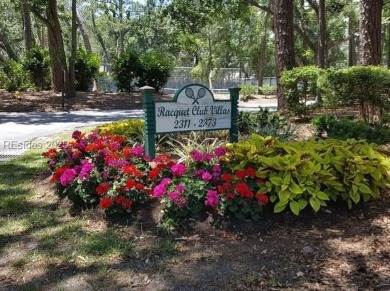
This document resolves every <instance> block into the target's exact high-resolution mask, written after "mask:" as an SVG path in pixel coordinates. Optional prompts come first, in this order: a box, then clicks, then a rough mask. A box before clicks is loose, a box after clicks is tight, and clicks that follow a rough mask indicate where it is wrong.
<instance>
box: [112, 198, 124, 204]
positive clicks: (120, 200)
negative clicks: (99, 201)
mask: <svg viewBox="0 0 390 291" xmlns="http://www.w3.org/2000/svg"><path fill="white" fill-rule="evenodd" d="M123 199H125V197H123V196H116V197H115V198H114V199H113V200H114V202H115V203H116V204H122V202H123Z"/></svg>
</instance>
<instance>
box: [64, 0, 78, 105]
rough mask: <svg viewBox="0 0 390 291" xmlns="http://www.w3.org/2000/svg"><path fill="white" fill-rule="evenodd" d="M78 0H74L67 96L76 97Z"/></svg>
mask: <svg viewBox="0 0 390 291" xmlns="http://www.w3.org/2000/svg"><path fill="white" fill-rule="evenodd" d="M76 2H77V0H72V49H71V56H70V60H69V84H68V88H67V94H66V96H67V97H75V96H76V90H75V74H74V73H75V72H74V69H75V63H76V57H77V16H76V15H77V12H76V4H77V3H76Z"/></svg>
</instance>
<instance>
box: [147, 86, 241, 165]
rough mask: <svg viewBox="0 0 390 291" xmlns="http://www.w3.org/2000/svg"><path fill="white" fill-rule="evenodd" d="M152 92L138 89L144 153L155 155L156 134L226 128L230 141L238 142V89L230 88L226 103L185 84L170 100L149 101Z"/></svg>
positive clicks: (208, 91)
mask: <svg viewBox="0 0 390 291" xmlns="http://www.w3.org/2000/svg"><path fill="white" fill-rule="evenodd" d="M153 91H154V89H153V88H151V87H147V86H146V87H142V88H141V92H142V94H143V104H144V112H145V133H146V140H145V151H146V153H147V154H148V155H149V156H151V157H152V158H153V157H154V156H155V144H154V136H155V135H156V134H163V133H174V132H188V131H199V130H220V129H229V131H230V141H232V142H235V141H237V139H238V130H237V113H238V96H239V91H240V88H231V89H229V91H230V100H215V99H214V95H213V93H212V92H211V91H210V90H209V89H208V88H207V87H206V86H203V85H200V84H189V85H186V86H184V87H183V88H181V89H180V90H178V91H177V93H176V94H175V96H174V98H173V100H172V101H157V102H155V101H154V99H153Z"/></svg>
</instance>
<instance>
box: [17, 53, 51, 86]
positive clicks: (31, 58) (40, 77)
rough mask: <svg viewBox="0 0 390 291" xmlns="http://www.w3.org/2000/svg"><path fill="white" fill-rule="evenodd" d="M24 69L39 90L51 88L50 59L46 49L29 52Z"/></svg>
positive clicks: (24, 61) (24, 62) (25, 58)
mask: <svg viewBox="0 0 390 291" xmlns="http://www.w3.org/2000/svg"><path fill="white" fill-rule="evenodd" d="M23 67H24V68H25V69H26V70H27V71H28V72H29V74H30V78H31V80H32V82H33V83H34V85H35V86H36V87H37V88H38V89H41V90H42V89H49V88H50V86H51V79H50V57H49V52H48V51H47V50H46V49H44V48H40V47H34V48H32V49H31V50H29V51H27V52H26V55H25V57H24V60H23Z"/></svg>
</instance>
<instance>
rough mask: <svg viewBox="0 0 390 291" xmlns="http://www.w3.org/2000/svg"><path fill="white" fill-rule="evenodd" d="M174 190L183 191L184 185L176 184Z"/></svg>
mask: <svg viewBox="0 0 390 291" xmlns="http://www.w3.org/2000/svg"><path fill="white" fill-rule="evenodd" d="M175 190H176V191H178V192H184V191H185V190H186V187H185V186H184V185H183V184H179V185H176V187H175Z"/></svg>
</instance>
